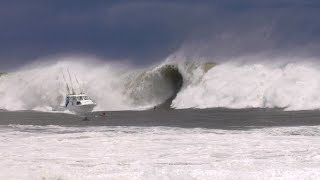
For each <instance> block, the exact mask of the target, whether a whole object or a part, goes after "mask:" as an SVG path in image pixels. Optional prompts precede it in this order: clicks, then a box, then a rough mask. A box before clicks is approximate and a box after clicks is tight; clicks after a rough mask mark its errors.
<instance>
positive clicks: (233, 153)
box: [0, 125, 320, 180]
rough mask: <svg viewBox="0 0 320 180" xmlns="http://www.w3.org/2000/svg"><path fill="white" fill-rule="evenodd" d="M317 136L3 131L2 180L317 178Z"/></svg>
mask: <svg viewBox="0 0 320 180" xmlns="http://www.w3.org/2000/svg"><path fill="white" fill-rule="evenodd" d="M319 136H320V126H314V127H310V126H306V127H304V126H300V127H278V128H276V127H273V128H265V129H253V130H219V129H202V128H193V129H183V128H173V127H60V126H31V125H28V126H22V125H11V126H0V142H1V144H0V154H1V156H2V157H3V158H1V159H0V164H1V165H0V172H1V173H0V178H2V179H61V180H62V179H69V180H73V179H185V180H188V179H288V180H289V179H319V178H320V173H319V167H320V141H319ZM17 172H19V173H17Z"/></svg>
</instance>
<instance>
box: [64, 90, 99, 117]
mask: <svg viewBox="0 0 320 180" xmlns="http://www.w3.org/2000/svg"><path fill="white" fill-rule="evenodd" d="M95 106H96V103H95V102H93V101H92V100H91V99H90V98H89V97H88V96H87V95H86V94H83V93H81V94H68V95H67V96H66V101H65V108H66V109H67V110H69V111H71V112H75V113H86V112H91V111H92V110H93V108H94V107H95Z"/></svg>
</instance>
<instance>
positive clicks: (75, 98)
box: [55, 69, 97, 114]
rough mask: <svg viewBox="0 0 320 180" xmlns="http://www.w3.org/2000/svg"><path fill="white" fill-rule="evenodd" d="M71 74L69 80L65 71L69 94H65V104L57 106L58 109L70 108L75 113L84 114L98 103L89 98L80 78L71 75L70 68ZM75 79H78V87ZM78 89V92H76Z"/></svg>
mask: <svg viewBox="0 0 320 180" xmlns="http://www.w3.org/2000/svg"><path fill="white" fill-rule="evenodd" d="M67 73H68V76H69V81H68V80H67V79H66V78H65V76H64V73H63V72H62V76H63V79H64V82H65V85H66V90H67V94H66V96H65V101H64V106H60V107H58V108H56V109H55V110H57V111H65V110H69V111H71V112H74V113H78V114H82V113H87V112H91V111H92V110H93V108H94V107H95V106H96V105H97V104H96V103H95V102H94V101H93V100H92V99H90V98H89V96H88V95H87V94H85V93H84V90H83V88H82V85H81V83H80V82H79V81H78V78H77V77H76V76H74V78H72V77H71V74H70V72H69V69H68V71H67ZM74 80H75V81H76V83H77V85H78V88H76V87H75V86H74V83H73V82H74ZM76 89H78V92H80V93H76V92H77V91H76Z"/></svg>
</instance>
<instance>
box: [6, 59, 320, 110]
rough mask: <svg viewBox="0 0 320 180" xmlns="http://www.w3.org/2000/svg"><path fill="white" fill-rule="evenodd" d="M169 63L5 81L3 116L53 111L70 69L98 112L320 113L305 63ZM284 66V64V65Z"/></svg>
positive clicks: (50, 70) (85, 66) (313, 77)
mask: <svg viewBox="0 0 320 180" xmlns="http://www.w3.org/2000/svg"><path fill="white" fill-rule="evenodd" d="M272 62H278V63H270V62H268V61H255V62H252V61H248V62H240V61H237V62H235V61H232V62H231V61H230V62H225V63H219V64H216V63H212V62H208V61H207V62H198V61H197V60H194V61H188V62H186V61H183V62H182V61H181V62H168V61H165V62H163V63H160V64H158V65H154V66H151V67H143V68H141V67H135V66H130V65H124V64H116V63H105V62H100V61H96V62H94V63H93V61H91V60H90V61H87V60H86V59H81V60H79V58H62V59H59V60H58V61H55V62H51V63H46V64H40V65H35V64H31V65H28V66H26V67H23V68H20V69H19V70H16V71H14V72H9V73H6V74H1V76H0V97H1V99H2V100H1V102H0V109H6V110H39V111H53V109H54V108H55V107H57V106H59V105H63V103H64V102H63V101H64V97H65V96H66V94H67V90H66V84H69V85H70V82H66V78H64V77H63V74H64V72H65V71H66V69H68V70H69V71H70V72H71V74H72V75H71V76H72V77H76V78H77V79H79V82H77V83H75V81H74V83H73V84H72V86H73V88H74V89H76V90H77V89H82V90H83V91H85V92H86V93H87V94H88V95H89V96H90V97H91V98H92V99H93V100H94V101H95V102H96V103H97V107H96V108H95V110H96V111H99V110H146V109H151V108H154V107H156V108H160V109H185V108H201V109H203V108H216V107H224V108H283V109H285V110H305V109H319V108H320V96H319V92H320V64H319V63H318V62H317V61H314V60H312V59H309V60H304V61H282V62H281V61H280V60H276V61H272ZM279 62H281V63H279Z"/></svg>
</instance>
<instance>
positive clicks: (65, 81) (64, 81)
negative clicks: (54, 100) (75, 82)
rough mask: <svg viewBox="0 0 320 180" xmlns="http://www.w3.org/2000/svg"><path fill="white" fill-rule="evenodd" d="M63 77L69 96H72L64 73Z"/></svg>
mask: <svg viewBox="0 0 320 180" xmlns="http://www.w3.org/2000/svg"><path fill="white" fill-rule="evenodd" d="M62 77H63V80H64V82H65V83H66V88H67V91H68V94H70V88H69V85H68V82H67V81H66V78H65V77H64V72H63V71H62Z"/></svg>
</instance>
